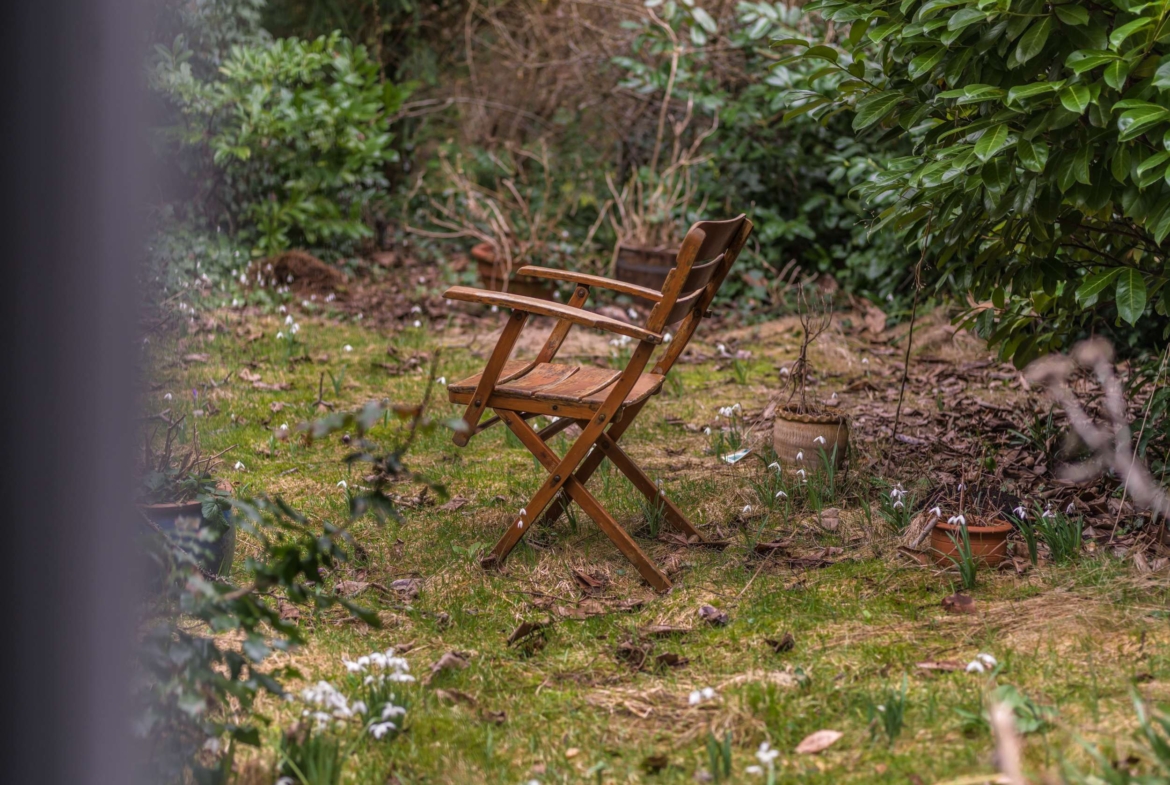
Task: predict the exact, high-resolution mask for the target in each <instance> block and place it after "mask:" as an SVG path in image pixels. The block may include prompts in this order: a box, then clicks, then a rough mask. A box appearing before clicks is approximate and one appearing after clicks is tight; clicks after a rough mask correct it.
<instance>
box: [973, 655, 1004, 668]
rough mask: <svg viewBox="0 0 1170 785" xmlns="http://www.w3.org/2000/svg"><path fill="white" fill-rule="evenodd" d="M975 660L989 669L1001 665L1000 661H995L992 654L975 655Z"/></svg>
mask: <svg viewBox="0 0 1170 785" xmlns="http://www.w3.org/2000/svg"><path fill="white" fill-rule="evenodd" d="M975 659H977V660H979V661H980V662H982V663H983V664H984V665H986V666H987V667H988V668H994V667H995V666H996V665H999V660H997V659H995V657H993V656H991V655H990V654H983V653H979V654H977V655H975Z"/></svg>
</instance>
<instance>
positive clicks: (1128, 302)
mask: <svg viewBox="0 0 1170 785" xmlns="http://www.w3.org/2000/svg"><path fill="white" fill-rule="evenodd" d="M1114 298H1115V299H1116V301H1117V315H1118V316H1120V317H1121V318H1122V319H1124V320H1125V321H1127V322H1129V323H1130V324H1131V325H1132V324H1137V321H1138V319H1140V318H1141V316H1142V312H1143V311H1145V310H1146V279H1145V277H1144V276H1142V274H1141V272H1140V271H1138V270H1135V269H1133V268H1132V267H1127V268H1125V269H1124V270H1122V271H1121V273H1120V274H1119V275H1118V276H1117V290H1116V293H1115V295H1114Z"/></svg>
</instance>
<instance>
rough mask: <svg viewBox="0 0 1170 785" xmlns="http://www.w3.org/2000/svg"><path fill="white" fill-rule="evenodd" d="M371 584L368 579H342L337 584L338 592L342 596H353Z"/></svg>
mask: <svg viewBox="0 0 1170 785" xmlns="http://www.w3.org/2000/svg"><path fill="white" fill-rule="evenodd" d="M369 585H370V584H369V583H368V582H366V581H341V582H340V583H338V584H337V593H338V594H340V595H341V596H342V597H353V596H355V595H358V594H361V593H362V592H363V591H365V590H366V589H367V588H368V587H369Z"/></svg>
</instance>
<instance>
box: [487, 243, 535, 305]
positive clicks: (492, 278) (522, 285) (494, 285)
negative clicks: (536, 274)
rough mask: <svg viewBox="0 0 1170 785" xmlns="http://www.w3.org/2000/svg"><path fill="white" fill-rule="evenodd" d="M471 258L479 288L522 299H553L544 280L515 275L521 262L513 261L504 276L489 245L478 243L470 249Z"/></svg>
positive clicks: (521, 264)
mask: <svg viewBox="0 0 1170 785" xmlns="http://www.w3.org/2000/svg"><path fill="white" fill-rule="evenodd" d="M471 258H472V259H475V264H476V268H477V270H478V271H479V282H480V286H482V287H483V288H484V289H488V290H490V291H493V292H504V291H507V292H510V293H511V294H519V295H522V296H524V297H539V298H540V299H541V300H551V299H553V297H552V292H553V290H552V287H551V286H549V284H548V283H546V282H545V281H544V280H542V279H539V278H529V277H528V276H526V275H517V274H516V270H517V269H518V268H520V267H522V266H523V265H524V263H523V262H521V261H518V260H516V261H513V263H512V268H513V269H512V270H510V271H509V272H508V274H507V276H505V275H504V264H503V262H497V261H496V251H495V249H494V248H492V246H491V243H479V244H478V245H476V246H474V247H472V249H471ZM505 278H506V281H505ZM505 282H506V283H507V286H506V287H505Z"/></svg>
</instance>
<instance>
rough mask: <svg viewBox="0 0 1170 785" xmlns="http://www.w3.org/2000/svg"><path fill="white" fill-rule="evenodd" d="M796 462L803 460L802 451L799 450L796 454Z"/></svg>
mask: <svg viewBox="0 0 1170 785" xmlns="http://www.w3.org/2000/svg"><path fill="white" fill-rule="evenodd" d="M796 460H798V461H803V460H804V450H801V451H800V452H798V453H796Z"/></svg>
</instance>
